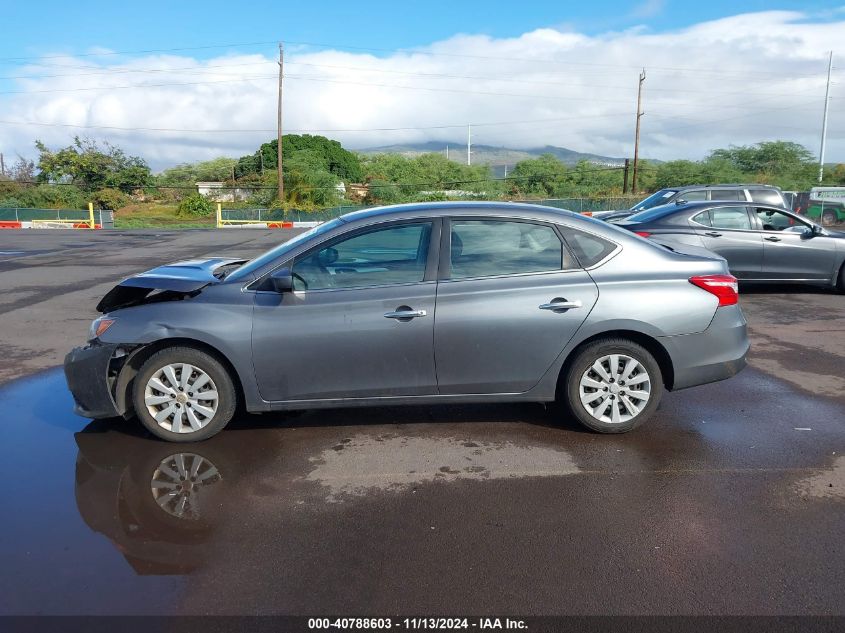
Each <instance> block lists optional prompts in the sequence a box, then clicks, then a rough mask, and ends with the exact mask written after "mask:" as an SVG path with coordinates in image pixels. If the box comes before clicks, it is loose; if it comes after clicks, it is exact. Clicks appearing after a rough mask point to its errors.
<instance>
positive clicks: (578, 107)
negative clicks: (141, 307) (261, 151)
mask: <svg viewBox="0 0 845 633" xmlns="http://www.w3.org/2000/svg"><path fill="white" fill-rule="evenodd" d="M6 4H7V6H5V7H4V9H3V12H2V16H3V27H4V28H3V29H2V37H0V152H4V153H5V154H6V155H7V156H13V157H14V156H17V155H20V156H28V157H33V154H34V149H33V148H34V140H35V139H39V140H42V141H43V142H45V143H46V144H47V145H49V146H51V147H61V146H65V145H67V144H68V143H69V142H70V140H71V139H72V138H73V136H74V135H81V136H88V137H90V138H95V139H98V140H106V141H109V142H112V143H114V144H117V145H119V146H120V147H122V148H124V149H125V150H126V151H127V152H130V153H136V154H138V155H141V156H143V157H145V158H146V159H147V160H148V161H149V162H150V164H151V165H152V166H153V167H154V168H156V169H161V168H164V167H167V166H169V165H173V164H175V163H179V162H193V161H197V160H204V159H209V158H214V157H217V156H221V155H225V156H240V155H243V154H246V153H251V152H252V151H254V149H255V147H256V146H257V145H258V144H259V143H261V142H263V141H266V140H268V139H269V138H272V136H273V134H274V132H275V124H276V96H277V86H276V76H277V65H276V63H275V57H276V45H275V43H276V42H278V41H279V40H284V41H285V42H286V43H287V44H286V46H287V48H286V51H287V53H286V56H285V70H286V80H285V130H287V131H288V132H298V133H314V134H324V135H326V136H329V137H331V138H335V139H337V140H339V141H341V142H342V143H343V144H344V145H345V146H347V147H350V148H353V149H361V148H367V147H377V146H383V145H392V144H404V143H416V142H425V141H443V142H448V143H450V145H451V144H453V143H454V147H461V146H463V145H464V144H465V140H466V129H467V127H466V126H467V124H470V123H471V124H472V126H473V127H472V130H473V133H472V136H473V139H474V142H475V143H478V144H486V145H495V146H506V147H512V148H538V147H543V146H545V145H555V146H558V147H568V148H571V149H574V150H578V151H582V152H592V153H596V154H602V155H606V156H612V157H625V156H631V155H632V149H633V148H632V145H633V142H632V141H633V122H634V116H633V115H634V108H635V104H636V86H637V77H638V75H639V72H640V69H641V68H643V67H645V68H647V71H648V72H647V80H646V83H645V85H644V103H645V112H646V115H645V117H644V119H643V138H642V145H641V148H642V152H643V154H644V155H645V156H647V157H649V158H659V159H664V160H668V159H673V158H690V159H699V158H702V157H704V156H706V155H707V153H708V152H709V151H711V150H712V149H714V148H718V147H727V146H728V145H731V144H751V143H756V142H760V141H763V140H775V139H779V140H790V141H794V142H797V143H801V144H802V145H804V146H805V147H807V148H808V149H809V150H811V151H812V152H813V153H815V152H816V151H817V150H818V146H819V137H820V127H821V125H820V124H821V112H822V108H823V104H824V88H825V75H826V70H827V53H828V51H830V50H831V49H833V50H834V52H835V59H834V73H833V78H834V84H833V88H832V92H831V101H830V111H831V117H830V126H829V132H828V146H827V147H828V149H827V159H828V160H829V161H845V108H843V105H842V104H843V103H845V62H842V61H840V60H843V59H845V46H843V42H845V0H837V1H836V2H821V1H817V0H805V1H803V2H799V1H792V0H784V1H778V0H745V1H742V0H733V1H730V2H729V1H726V0H710V1H709V2H700V3H693V2H689V1H683V0H628V1H625V2H623V1H621V0H620V1H616V0H611V1H607V2H596V1H593V2H589V1H584V0H579V1H578V2H563V1H561V0H557V1H535V2H531V1H528V0H525V1H522V2H519V1H514V0H508V2H506V3H504V2H494V1H490V0H487V1H486V2H477V1H474V0H473V1H467V0H463V1H462V0H449V1H443V0H430V1H428V2H425V3H422V2H411V1H408V0H406V1H405V2H404V3H403V2H399V1H397V0H391V1H389V2H388V1H381V0H379V1H375V2H364V3H351V2H348V0H347V1H346V2H334V1H329V0H323V1H317V2H313V1H312V2H302V1H299V2H290V3H283V2H269V1H265V0H254V1H251V2H243V3H236V2H233V1H232V0H227V2H222V1H217V0H209V1H206V2H203V3H184V2H182V3H180V2H174V1H173V0H169V1H168V2H162V1H158V0H150V1H146V2H143V3H137V2H125V1H124V2H119V1H118V2H116V1H114V0H111V1H109V2H85V3H69V2H67V1H66V0H65V1H63V2H55V1H53V0H45V1H42V2H40V3H38V4H37V5H29V4H27V3H22V2H8V3H6ZM408 49H413V51H414V52H413V54H411V53H409V52H408ZM114 52H120V54H114ZM455 151H459V150H455Z"/></svg>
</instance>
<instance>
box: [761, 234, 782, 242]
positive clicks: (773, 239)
mask: <svg viewBox="0 0 845 633" xmlns="http://www.w3.org/2000/svg"><path fill="white" fill-rule="evenodd" d="M763 239H764V240H766V241H767V242H780V238H779V237H775V236H774V235H769V236H768V237H764V238H763Z"/></svg>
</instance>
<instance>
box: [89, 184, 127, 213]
mask: <svg viewBox="0 0 845 633" xmlns="http://www.w3.org/2000/svg"><path fill="white" fill-rule="evenodd" d="M91 201H92V202H93V203H94V206H95V207H97V208H98V209H108V210H110V211H116V210H117V209H121V208H123V207H125V206H126V205H128V204H129V202H130V199H129V196H127V195H126V194H125V193H123V192H122V191H121V190H120V189H100V190H99V191H97V192H96V193H94V194H93V195H92V200H91Z"/></svg>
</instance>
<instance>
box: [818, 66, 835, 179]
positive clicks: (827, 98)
mask: <svg viewBox="0 0 845 633" xmlns="http://www.w3.org/2000/svg"><path fill="white" fill-rule="evenodd" d="M832 68H833V51H830V57H829V58H828V60H827V89H826V90H825V91H824V118H823V119H822V146H821V149H820V150H819V182H821V181H822V178H823V177H824V143H825V140H826V138H827V110H828V106H829V105H830V71H831V69H832Z"/></svg>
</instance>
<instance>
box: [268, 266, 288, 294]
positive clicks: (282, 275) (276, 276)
mask: <svg viewBox="0 0 845 633" xmlns="http://www.w3.org/2000/svg"><path fill="white" fill-rule="evenodd" d="M270 283H271V284H272V287H273V290H274V291H276V292H278V293H279V294H282V293H285V292H291V291H292V290H293V274H291V271H290V268H280V269H279V270H277V271H275V272H274V273H273V274H272V275H270Z"/></svg>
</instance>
